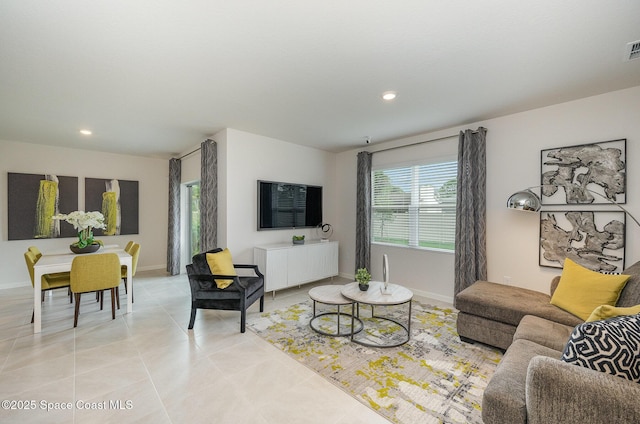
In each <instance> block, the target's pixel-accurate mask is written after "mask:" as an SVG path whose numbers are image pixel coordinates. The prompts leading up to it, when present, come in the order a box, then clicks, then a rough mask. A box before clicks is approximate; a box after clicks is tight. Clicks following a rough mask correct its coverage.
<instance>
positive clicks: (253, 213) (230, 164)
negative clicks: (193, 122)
mask: <svg viewBox="0 0 640 424" xmlns="http://www.w3.org/2000/svg"><path fill="white" fill-rule="evenodd" d="M211 138H212V139H213V140H215V141H216V142H217V144H218V245H219V246H220V247H228V248H229V250H230V251H231V253H232V255H233V258H234V262H236V263H253V247H254V246H257V245H264V244H271V243H281V242H287V241H290V240H291V237H292V236H293V235H294V234H304V235H306V237H307V239H309V238H316V235H315V230H314V229H297V230H271V231H258V230H257V207H258V205H257V197H258V196H257V181H258V180H271V181H283V182H291V183H303V184H313V185H321V186H323V209H324V211H323V218H324V221H326V222H330V223H332V222H335V220H336V219H335V212H334V208H335V203H336V199H337V197H336V190H335V178H334V175H335V154H333V153H328V152H325V151H323V150H318V149H312V148H309V147H303V146H299V145H296V144H292V143H287V142H284V141H281V140H276V139H273V138H269V137H264V136H260V135H256V134H251V133H247V132H244V131H239V130H235V129H230V128H229V129H225V130H223V131H220V132H219V133H216V134H215V135H214V136H213V137H211ZM193 156H195V154H194V155H193ZM196 162H197V163H196ZM194 166H197V167H198V171H197V172H199V166H200V163H199V161H196V160H192V161H190V162H189V163H185V162H183V164H182V172H183V175H185V174H189V175H193V173H194V171H193V169H191V168H192V167H194ZM182 268H184V266H182Z"/></svg>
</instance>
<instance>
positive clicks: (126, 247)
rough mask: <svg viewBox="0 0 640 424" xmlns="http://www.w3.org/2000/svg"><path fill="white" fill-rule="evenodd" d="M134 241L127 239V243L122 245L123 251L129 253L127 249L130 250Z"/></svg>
mask: <svg viewBox="0 0 640 424" xmlns="http://www.w3.org/2000/svg"><path fill="white" fill-rule="evenodd" d="M134 243H135V242H134V241H133V240H129V242H128V243H127V245H126V246H125V247H124V251H125V252H127V253H129V250H131V247H133V245H134Z"/></svg>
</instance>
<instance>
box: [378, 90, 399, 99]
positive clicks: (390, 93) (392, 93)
mask: <svg viewBox="0 0 640 424" xmlns="http://www.w3.org/2000/svg"><path fill="white" fill-rule="evenodd" d="M397 95H398V94H397V93H396V92H395V91H385V92H384V93H382V99H383V100H387V101H388V100H393V99H395V98H396V96H397Z"/></svg>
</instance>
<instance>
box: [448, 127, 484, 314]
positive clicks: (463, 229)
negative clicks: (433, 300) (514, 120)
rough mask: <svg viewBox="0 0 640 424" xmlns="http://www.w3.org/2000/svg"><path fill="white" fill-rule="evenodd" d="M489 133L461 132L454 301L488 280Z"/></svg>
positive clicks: (480, 131) (480, 130) (482, 131)
mask: <svg viewBox="0 0 640 424" xmlns="http://www.w3.org/2000/svg"><path fill="white" fill-rule="evenodd" d="M486 134H487V130H486V128H482V127H480V128H478V130H477V131H475V132H474V131H471V130H466V131H464V132H462V131H461V132H460V139H459V142H458V195H457V202H458V210H457V213H456V239H455V243H456V250H455V283H454V299H455V295H456V294H458V293H459V292H461V291H462V290H464V289H465V288H467V287H469V286H470V285H471V284H473V283H474V282H476V281H477V280H486V279H487V247H486V214H487V196H486V181H487V153H486V151H487V150H486ZM454 306H455V303H454Z"/></svg>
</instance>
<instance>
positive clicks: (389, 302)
mask: <svg viewBox="0 0 640 424" xmlns="http://www.w3.org/2000/svg"><path fill="white" fill-rule="evenodd" d="M342 295H343V296H344V297H346V298H347V299H350V300H352V301H354V302H355V303H356V307H357V312H356V313H355V314H352V316H353V318H354V319H355V318H358V319H359V318H360V304H363V305H370V306H371V318H372V319H373V318H375V319H378V320H381V321H389V322H393V323H395V324H397V325H399V326H400V327H401V329H403V331H404V332H405V333H406V337H403V338H402V339H401V340H399V341H391V342H388V343H370V342H368V341H366V340H364V339H362V338H360V339H354V335H355V333H354V332H352V333H351V341H353V342H355V343H359V344H361V345H364V346H371V347H395V346H400V345H403V344H405V343H406V342H408V341H409V339H410V338H411V299H413V292H412V291H411V290H409V289H408V288H406V287H403V286H400V285H398V284H389V285H388V288H387V290H386V291H385V290H384V283H382V282H380V281H370V282H369V289H368V290H366V291H362V290H360V288H359V287H358V283H356V282H354V283H349V284H347V285H345V286H343V288H342ZM405 303H408V304H409V312H408V314H407V321H406V325H405V324H404V323H403V322H400V321H399V320H396V319H393V318H389V317H383V316H377V315H376V314H375V306H393V305H403V304H405Z"/></svg>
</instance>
